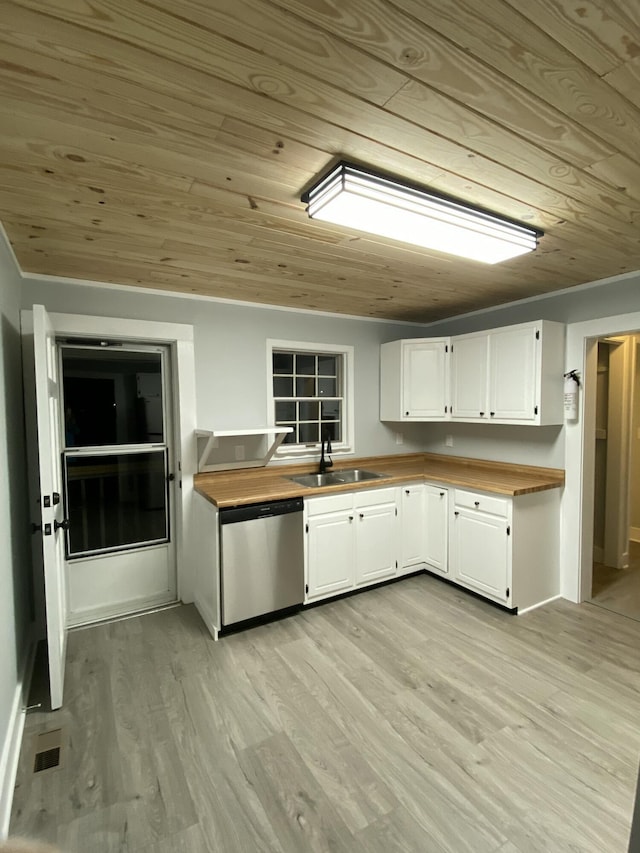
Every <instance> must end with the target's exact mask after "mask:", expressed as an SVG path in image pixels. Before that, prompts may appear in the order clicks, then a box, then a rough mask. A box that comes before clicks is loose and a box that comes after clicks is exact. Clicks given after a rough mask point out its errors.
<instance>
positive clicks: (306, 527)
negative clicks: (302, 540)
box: [304, 522, 309, 533]
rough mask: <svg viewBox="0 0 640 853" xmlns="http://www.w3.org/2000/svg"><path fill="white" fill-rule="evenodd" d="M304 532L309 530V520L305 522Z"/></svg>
mask: <svg viewBox="0 0 640 853" xmlns="http://www.w3.org/2000/svg"><path fill="white" fill-rule="evenodd" d="M304 532H305V533H308V532H309V524H308V522H307V524H305V526H304Z"/></svg>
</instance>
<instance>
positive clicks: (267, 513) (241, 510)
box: [220, 498, 304, 524]
mask: <svg viewBox="0 0 640 853" xmlns="http://www.w3.org/2000/svg"><path fill="white" fill-rule="evenodd" d="M303 507H304V502H303V500H302V498H289V499H287V500H283V501H269V502H268V503H260V504H248V505H247V506H230V507H222V509H221V510H220V524H237V523H239V522H242V521H255V520H256V519H258V518H273V516H276V515H288V514H289V513H292V512H302V510H303Z"/></svg>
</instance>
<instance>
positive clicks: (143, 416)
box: [62, 347, 164, 447]
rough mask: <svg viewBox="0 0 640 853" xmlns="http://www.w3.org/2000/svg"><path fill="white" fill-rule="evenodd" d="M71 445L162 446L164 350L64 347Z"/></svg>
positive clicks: (67, 442) (66, 418)
mask: <svg viewBox="0 0 640 853" xmlns="http://www.w3.org/2000/svg"><path fill="white" fill-rule="evenodd" d="M62 373H63V394H64V421H65V446H66V447H96V446H100V445H123V444H149V443H152V444H162V443H163V442H164V425H163V399H162V357H161V354H160V353H158V352H132V351H130V350H128V351H122V350H117V349H105V350H99V349H75V348H73V347H63V348H62Z"/></svg>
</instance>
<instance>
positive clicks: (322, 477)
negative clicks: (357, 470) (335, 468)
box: [288, 474, 344, 489]
mask: <svg viewBox="0 0 640 853" xmlns="http://www.w3.org/2000/svg"><path fill="white" fill-rule="evenodd" d="M288 479H289V480H292V481H293V482H294V483H298V484H299V485H300V486H307V487H308V488H310V489H315V488H317V487H318V486H340V485H342V484H343V483H344V480H338V479H336V476H335V474H300V476H299V477H288Z"/></svg>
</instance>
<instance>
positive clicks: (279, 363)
mask: <svg viewBox="0 0 640 853" xmlns="http://www.w3.org/2000/svg"><path fill="white" fill-rule="evenodd" d="M273 372H274V373H293V353H290V352H274V354H273Z"/></svg>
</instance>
